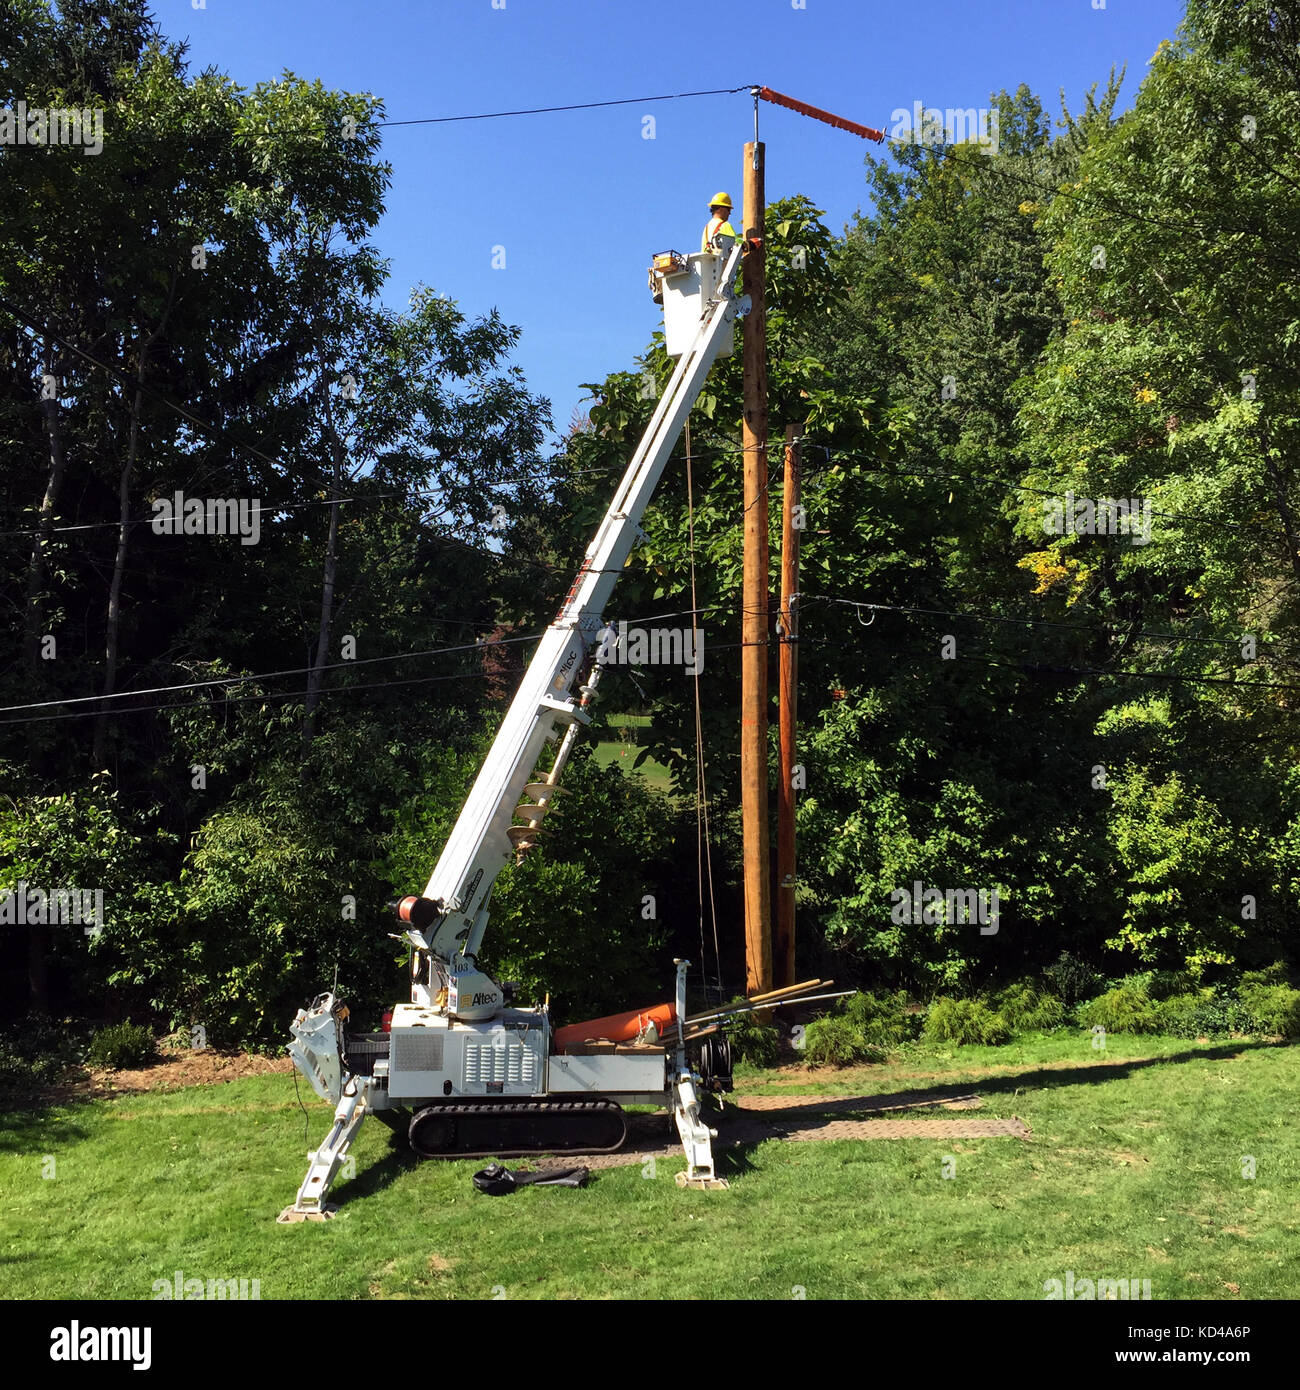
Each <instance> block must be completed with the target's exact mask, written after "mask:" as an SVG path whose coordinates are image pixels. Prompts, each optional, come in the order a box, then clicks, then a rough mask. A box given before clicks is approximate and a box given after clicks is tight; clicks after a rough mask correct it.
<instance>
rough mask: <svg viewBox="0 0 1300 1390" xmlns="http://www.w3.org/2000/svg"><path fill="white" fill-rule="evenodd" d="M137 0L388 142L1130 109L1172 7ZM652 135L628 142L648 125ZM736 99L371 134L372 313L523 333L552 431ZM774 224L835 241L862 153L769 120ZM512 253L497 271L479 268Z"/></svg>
mask: <svg viewBox="0 0 1300 1390" xmlns="http://www.w3.org/2000/svg"><path fill="white" fill-rule="evenodd" d="M194 3H198V0H193V3H191V0H156V3H155V9H154V12H155V14H156V15H157V17H158V20H159V22H160V24H161V26H162V29H163V32H164V33H165V34H166V35H167V36H168V37H169V38H172V39H177V38H185V39H187V40H188V41H189V43H190V62H191V65H192V68H193V70H195V71H197V70H199V69H201V68H204V67H207V66H209V65H211V66H215V67H217V68H219V69H221V70H222V71H224V72H227V73H229V74H230V76H231V77H233V78H234V79H235V80H236V81H237V82H239V83H240V84H241V85H242V86H245V87H251V86H253V85H254V84H255V83H257V82H259V81H263V80H265V79H268V78H272V77H275V76H278V75H279V74H280V73H281V72H282V70H284V69H286V68H287V69H290V70H291V71H293V72H294V73H296V74H297V75H298V76H300V77H305V78H311V79H314V78H320V79H321V80H322V81H323V82H324V83H325V84H326V85H327V86H330V87H335V88H339V89H343V90H349V91H361V92H373V93H374V94H376V95H377V96H380V97H382V98H383V99H384V101H385V103H386V105H387V115H388V119H389V120H394V121H396V120H406V119H412V118H416V117H424V116H455V115H462V114H464V115H469V114H474V113H478V112H486V111H500V110H508V109H515V108H520V107H534V106H553V105H560V104H563V103H567V102H587V101H604V100H614V99H618V98H625V97H644V96H653V95H658V94H661V93H666V92H684V91H694V90H698V89H706V88H716V87H735V86H740V85H742V84H747V83H762V84H766V85H767V86H770V87H773V88H775V89H776V90H778V91H782V92H786V93H788V94H789V95H791V96H794V97H797V98H799V99H800V100H802V101H806V102H810V103H812V104H814V105H817V106H821V107H823V108H826V109H828V110H831V111H834V112H836V113H837V114H839V115H842V116H846V117H848V118H849V119H851V120H856V121H859V122H861V123H863V124H866V125H874V126H886V125H887V123H888V121H889V116H890V113H891V112H892V111H893V110H894V109H896V108H899V107H907V108H911V107H912V106H913V104H914V103H915V102H917V101H920V102H923V103H925V105H927V106H932V107H940V108H947V107H963V108H964V107H970V106H975V107H981V106H987V105H988V98H989V94H990V93H991V92H994V91H997V90H999V89H1000V88H1003V87H1005V88H1007V89H1008V90H1011V91H1014V90H1015V88H1016V87H1017V86H1018V85H1019V84H1020V83H1022V82H1024V83H1027V84H1028V85H1029V86H1030V87H1031V88H1033V89H1034V90H1035V91H1036V92H1037V93H1038V95H1039V97H1040V98H1041V99H1042V101H1043V103H1044V106H1045V107H1046V108H1047V110H1048V111H1049V112H1050V113H1052V114H1054V115H1055V114H1057V113H1058V111H1059V100H1058V92H1059V90H1060V89H1061V88H1064V89H1065V94H1066V98H1067V100H1068V101H1069V103H1070V105H1071V107H1072V108H1077V107H1078V106H1079V105H1081V102H1082V95H1083V93H1084V92H1085V91H1086V90H1087V88H1088V87H1090V86H1091V85H1092V84H1093V83H1103V84H1104V82H1105V80H1106V77H1107V74H1108V73H1109V71H1110V69H1111V67H1112V65H1113V66H1115V67H1116V68H1120V67H1122V66H1124V65H1125V64H1127V67H1128V78H1127V81H1126V83H1125V86H1124V92H1123V98H1122V104H1124V105H1127V104H1129V103H1131V101H1132V98H1133V94H1134V92H1135V91H1136V89H1137V85H1138V83H1139V82H1140V81H1141V78H1142V76H1143V74H1144V73H1145V71H1146V66H1147V62H1148V60H1149V59H1150V57H1151V54H1152V53H1153V52H1154V51H1155V48H1156V45H1157V44H1158V43H1159V42H1160V40H1161V39H1162V38H1172V37H1173V35H1174V32H1175V30H1176V28H1177V25H1178V23H1179V20H1180V19H1181V17H1182V4H1181V0H1104V4H1105V8H1096V9H1095V8H1093V6H1094V4H1096V3H1099V0H1004V3H1000V4H999V3H990V0H982V3H976V0H964V2H963V0H911V3H907V4H899V3H875V2H874V0H804V4H803V8H796V5H798V4H799V3H800V0H745V3H743V4H715V5H689V6H688V5H682V4H670V5H663V6H653V5H644V4H636V3H631V0H495V7H494V0H422V2H421V0H370V2H369V3H364V2H363V3H358V0H347V2H346V3H344V0H204V6H205V7H204V8H203V9H195V8H193V4H194ZM646 116H653V117H654V122H655V123H654V138H653V139H647V138H645V137H644V135H643V131H645V130H646V129H647V127H646V125H645V123H644V117H646ZM752 125H753V104H752V101H751V99H750V97H749V96H748V95H747V94H746V93H739V94H737V95H734V96H714V97H701V98H696V99H692V100H683V101H670V102H656V103H653V104H647V105H645V106H641V105H632V106H620V107H611V108H607V109H604V110H595V111H574V112H565V113H560V114H553V115H541V116H526V117H516V118H508V119H502V120H490V121H470V122H461V123H454V124H446V125H432V126H405V127H398V128H396V129H388V130H386V131H385V132H384V136H385V138H384V157H385V158H386V159H387V160H388V161H389V162H390V163H391V164H392V166H393V187H392V189H391V192H390V194H389V198H388V210H387V213H386V215H385V217H384V219H383V221H382V223H381V224H380V226H379V229H378V232H377V234H376V237H375V240H376V243H377V244H378V246H379V247H380V249H381V250H382V251H383V253H384V254H386V255H387V256H388V257H389V258H390V259H391V263H392V280H391V281H390V284H389V287H388V291H387V296H386V297H387V298H388V300H389V301H390V302H391V303H392V304H394V305H395V306H401V305H403V304H404V303H405V302H406V297H407V294H408V292H409V289H410V287H411V286H412V285H413V284H416V283H418V282H424V283H425V284H429V285H432V286H433V287H434V288H435V289H437V290H438V291H439V292H441V293H444V294H448V295H450V296H451V297H452V298H453V299H456V300H457V301H458V302H459V303H460V305H461V307H462V309H463V310H464V311H465V312H466V313H467V314H469V315H471V316H474V315H477V314H480V313H484V312H486V311H488V310H489V309H491V308H493V307H495V308H497V309H498V310H499V311H500V312H501V314H502V316H503V317H504V318H505V319H506V321H507V322H509V323H513V324H517V325H519V326H520V327H521V328H522V330H523V336H522V339H521V341H520V345H519V348H518V351H517V353H516V355H515V361H516V362H517V363H518V364H519V365H520V366H521V367H523V369H524V371H525V373H526V375H527V379H528V383H529V386H530V387H531V388H532V389H533V390H534V391H539V392H541V393H542V394H544V395H546V396H548V397H550V399H551V401H552V403H553V408H554V414H555V420H556V424H557V426H559V427H561V428H562V427H563V426H564V425H566V424H567V422H568V419H569V416H570V413H571V411H572V409H573V408H574V406H575V405H577V404H578V402H579V400H580V399H581V397H582V396H583V394H584V393H583V392H582V390H581V389H580V383H581V382H583V381H599V380H600V379H601V378H602V377H603V376H604V375H605V374H606V373H607V372H609V371H614V370H618V369H626V368H629V367H630V366H631V365H632V362H633V359H634V358H635V357H636V356H637V355H638V354H639V353H640V352H641V351H642V350H643V349H644V347H645V345H646V343H647V342H648V340H649V337H650V334H651V332H652V331H653V330H654V329H655V328H656V327H657V326H658V318H657V311H656V310H655V308H654V306H653V305H652V304H651V302H650V297H649V295H648V293H647V291H646V288H645V267H646V265H647V264H648V260H649V257H650V255H651V253H652V252H654V251H656V250H662V249H664V248H666V247H670V246H671V247H676V248H678V249H682V250H688V251H693V250H695V249H696V248H697V247H698V244H699V240H698V239H699V234H700V228H701V227H702V226H703V224H704V221H705V219H706V218H707V216H708V210H707V207H706V203H707V200H708V198H709V197H710V195H711V194H712V193H713V192H714V191H715V190H716V189H718V188H726V189H728V190H729V191H730V192H731V195H732V197H733V198H734V199H736V201H737V203H739V201H740V166H741V147H742V145H743V144H744V142H745V141H746V140H747V139H750V138H751V132H752ZM760 137H761V138H762V139H763V140H764V141H765V143H766V145H767V152H766V153H767V194H768V198H769V200H771V199H775V198H778V197H782V196H784V195H786V194H791V193H804V194H806V195H807V196H808V197H810V198H812V199H813V201H814V202H815V203H816V205H817V206H818V207H821V208H824V209H825V211H826V221H827V224H828V225H829V226H830V228H831V229H832V231H835V232H837V233H838V232H840V231H842V229H843V227H844V224H845V223H846V222H847V221H848V220H849V219H850V218H851V217H852V216H853V214H854V212H855V211H856V210H857V209H859V208H860V207H861V206H862V205H863V203H864V200H865V197H866V185H865V179H864V169H863V154H864V152H865V150H867V149H868V148H870V149H871V150H872V151H879V149H880V147H879V146H876V145H871V146H867V145H866V144H865V143H864V142H863V141H862V140H860V139H858V138H856V137H854V136H851V135H848V134H846V133H844V132H842V131H837V130H833V129H831V128H830V127H827V126H824V125H821V124H819V123H817V122H814V121H810V120H807V119H805V118H803V117H801V116H798V115H795V114H794V113H792V112H788V111H785V110H782V109H780V108H777V107H773V106H769V105H767V104H763V105H762V107H761V109H760ZM496 246H500V247H503V248H504V249H505V268H504V269H494V268H493V266H492V259H493V248H494V247H496Z"/></svg>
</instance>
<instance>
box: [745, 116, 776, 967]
mask: <svg viewBox="0 0 1300 1390" xmlns="http://www.w3.org/2000/svg"><path fill="white" fill-rule="evenodd" d="M755 110H757V103H756V104H755ZM755 125H756V126H757V116H756V117H755ZM756 133H757V132H756ZM744 189H745V192H744V198H743V215H744V225H743V227H742V228H741V233H742V235H743V236H745V237H747V238H748V237H755V238H761V237H762V236H763V146H762V144H761V143H760V142H759V141H757V140H755V141H753V142H751V143H749V144H747V145H746V146H745V169H744ZM764 255H765V251H764V247H763V245H762V243H761V241H760V242H759V243H758V244H757V245H756V244H755V243H754V242H753V241H750V242H749V244H748V245H747V247H746V249H745V259H744V261H743V263H742V265H743V272H744V273H743V290H744V293H745V294H746V295H748V296H749V303H750V308H749V313H748V314H746V316H745V318H744V321H743V345H744V373H745V380H744V433H743V440H742V442H743V444H744V450H745V566H744V582H743V589H742V594H741V605H742V615H743V616H742V625H741V640H742V643H743V645H742V647H741V664H740V806H741V823H742V832H743V844H744V869H745V990H746V993H747V994H758V993H762V992H764V991H767V990H770V989H771V988H772V898H771V890H770V886H769V865H770V862H771V861H770V854H771V850H770V844H769V836H768V824H767V641H768V636H767V617H768V612H767V610H768V602H769V600H768V586H767V570H768V539H767V518H768V506H767V316H766V309H765V305H764V282H765V275H764V265H763V257H764Z"/></svg>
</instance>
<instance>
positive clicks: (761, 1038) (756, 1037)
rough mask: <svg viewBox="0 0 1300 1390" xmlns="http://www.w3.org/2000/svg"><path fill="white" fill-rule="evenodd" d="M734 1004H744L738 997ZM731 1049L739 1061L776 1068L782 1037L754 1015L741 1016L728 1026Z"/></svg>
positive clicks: (741, 998)
mask: <svg viewBox="0 0 1300 1390" xmlns="http://www.w3.org/2000/svg"><path fill="white" fill-rule="evenodd" d="M731 1002H732V1003H733V1004H743V1003H745V1002H746V1001H745V999H744V997H743V996H737V997H736V998H735V999H733V1000H732V1001H731ZM727 1035H728V1036H729V1037H730V1039H731V1049H732V1052H733V1053H734V1054H735V1056H736V1058H737V1060H739V1061H742V1062H748V1063H750V1065H751V1066H755V1067H774V1066H776V1063H777V1059H778V1057H779V1056H780V1048H781V1043H780V1035H779V1034H778V1033H777V1031H776V1029H775V1028H774V1027H773V1026H772V1025H771V1024H770V1023H760V1022H759V1021H758V1019H757V1017H756V1016H755V1015H754V1014H741V1015H739V1017H737V1018H734V1019H732V1020H731V1022H730V1023H729V1024H728V1026H727Z"/></svg>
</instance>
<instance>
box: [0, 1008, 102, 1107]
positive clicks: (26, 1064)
mask: <svg viewBox="0 0 1300 1390" xmlns="http://www.w3.org/2000/svg"><path fill="white" fill-rule="evenodd" d="M80 1032H81V1029H80V1026H79V1025H78V1024H77V1023H76V1022H74V1020H72V1019H70V1018H66V1019H63V1020H55V1019H52V1018H49V1017H48V1016H47V1015H45V1014H40V1013H29V1014H28V1015H27V1017H26V1018H24V1019H22V1020H21V1021H20V1022H16V1023H11V1024H9V1025H7V1026H6V1027H5V1028H4V1030H3V1032H0V1092H3V1093H5V1094H6V1095H23V1094H26V1093H28V1092H30V1091H35V1090H39V1089H40V1088H41V1087H43V1086H52V1085H54V1084H55V1083H56V1082H57V1081H59V1080H60V1078H61V1077H62V1076H63V1073H64V1072H65V1071H66V1070H67V1069H68V1068H69V1067H70V1066H74V1065H75V1064H76V1063H77V1062H78V1061H79V1059H80V1053H81V1048H82V1039H81V1038H80V1036H79V1034H80Z"/></svg>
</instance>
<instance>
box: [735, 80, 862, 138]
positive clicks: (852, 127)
mask: <svg viewBox="0 0 1300 1390" xmlns="http://www.w3.org/2000/svg"><path fill="white" fill-rule="evenodd" d="M758 94H759V96H761V97H762V98H763V100H764V101H770V102H772V103H773V105H775V106H788V107H789V108H790V110H791V111H797V112H798V113H799V114H800V115H801V116H811V117H812V118H813V120H815V121H825V122H826V124H827V125H833V126H834V127H835V128H836V130H847V131H848V132H849V134H850V135H860V136H861V137H862V138H863V139H864V140H874V141H875V142H876V143H877V144H880V142H881V141H883V140H884V138H885V132H884V131H883V130H876V129H875V128H874V127H872V126H869V125H858V123H857V122H856V121H846V120H845V119H844V117H843V116H833V115H831V113H830V112H829V111H823V110H822V109H821V108H820V107H818V106H809V105H808V103H807V102H806V101H796V100H795V99H794V98H793V97H788V96H786V95H785V94H784V93H782V92H774V91H773V90H772V89H771V87H760V88H759V89H758Z"/></svg>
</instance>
